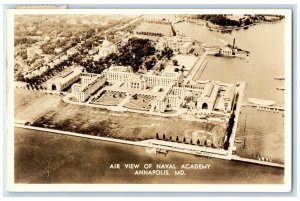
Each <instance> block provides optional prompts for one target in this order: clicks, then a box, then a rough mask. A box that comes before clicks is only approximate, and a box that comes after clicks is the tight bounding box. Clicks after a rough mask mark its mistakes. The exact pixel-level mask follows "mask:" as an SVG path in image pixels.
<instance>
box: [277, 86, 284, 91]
mask: <svg viewBox="0 0 300 201" xmlns="http://www.w3.org/2000/svg"><path fill="white" fill-rule="evenodd" d="M276 89H277V90H281V91H284V88H283V87H276Z"/></svg>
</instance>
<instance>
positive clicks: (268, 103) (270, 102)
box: [248, 98, 276, 106]
mask: <svg viewBox="0 0 300 201" xmlns="http://www.w3.org/2000/svg"><path fill="white" fill-rule="evenodd" d="M248 101H249V102H250V103H253V104H256V105H262V106H271V105H274V104H275V103H276V101H274V100H263V99H257V98H248Z"/></svg>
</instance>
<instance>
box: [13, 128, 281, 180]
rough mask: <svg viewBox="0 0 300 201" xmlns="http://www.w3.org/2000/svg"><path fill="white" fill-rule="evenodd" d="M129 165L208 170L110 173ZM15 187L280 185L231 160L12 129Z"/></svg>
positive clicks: (265, 171)
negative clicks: (115, 166) (180, 173)
mask: <svg viewBox="0 0 300 201" xmlns="http://www.w3.org/2000/svg"><path fill="white" fill-rule="evenodd" d="M115 163H118V164H120V166H121V167H122V166H124V165H125V164H127V163H136V164H140V166H143V165H144V164H146V163H147V164H149V163H151V164H152V165H156V164H165V163H169V164H175V166H176V167H177V169H180V166H181V165H182V164H186V163H190V164H191V163H197V164H199V163H201V164H210V169H202V170H186V171H185V174H186V175H183V176H174V173H173V172H174V171H173V170H169V172H170V176H165V175H163V176H136V175H134V172H135V171H134V170H129V169H124V168H122V169H121V170H114V169H109V166H110V164H115ZM15 182H16V183H132V184H133V183H149V184H151V183H186V184H188V183H189V184H226V183H245V184H246V183H250V184H255V183H258V184H261V183H282V182H283V169H279V168H272V167H266V166H260V165H254V164H247V163H242V162H235V161H225V160H220V159H214V158H208V157H200V156H193V155H188V154H183V153H176V152H169V153H168V154H167V155H166V156H165V155H163V154H157V155H156V154H155V153H153V152H151V151H149V150H148V149H145V148H142V147H137V146H130V145H122V144H115V143H109V142H103V141H97V140H90V139H83V138H77V137H71V136H63V135H58V134H52V133H46V132H40V131H34V130H27V129H21V128H15Z"/></svg>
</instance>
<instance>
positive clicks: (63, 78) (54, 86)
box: [47, 67, 83, 91]
mask: <svg viewBox="0 0 300 201" xmlns="http://www.w3.org/2000/svg"><path fill="white" fill-rule="evenodd" d="M82 70H83V68H81V67H70V68H66V69H65V70H64V71H63V72H60V73H59V74H57V75H56V76H54V77H53V78H51V79H50V80H48V81H47V90H51V91H62V90H64V89H65V88H67V87H69V86H70V85H71V84H73V83H74V82H76V81H77V80H78V79H79V77H80V74H81V72H82Z"/></svg>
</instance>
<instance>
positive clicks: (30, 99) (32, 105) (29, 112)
mask: <svg viewBox="0 0 300 201" xmlns="http://www.w3.org/2000/svg"><path fill="white" fill-rule="evenodd" d="M14 96H15V97H14V112H15V119H17V120H21V121H29V122H32V121H34V120H36V119H38V118H40V117H41V116H43V115H44V114H46V113H47V112H49V111H51V110H52V109H53V108H55V107H56V106H57V105H58V104H59V103H60V102H61V97H60V96H59V95H50V94H45V93H43V92H40V91H28V90H15V91H14Z"/></svg>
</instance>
